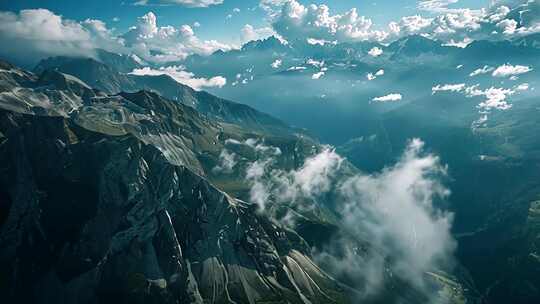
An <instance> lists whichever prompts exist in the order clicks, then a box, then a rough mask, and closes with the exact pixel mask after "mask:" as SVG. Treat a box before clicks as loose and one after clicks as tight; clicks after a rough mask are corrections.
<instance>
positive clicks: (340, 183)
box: [246, 139, 456, 296]
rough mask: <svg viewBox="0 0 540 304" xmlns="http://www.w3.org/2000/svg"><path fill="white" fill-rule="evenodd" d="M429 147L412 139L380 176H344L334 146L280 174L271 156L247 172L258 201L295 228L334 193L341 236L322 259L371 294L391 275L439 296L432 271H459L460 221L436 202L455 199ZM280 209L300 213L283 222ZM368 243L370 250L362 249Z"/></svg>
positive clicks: (317, 256) (319, 252) (252, 195)
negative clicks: (428, 275)
mask: <svg viewBox="0 0 540 304" xmlns="http://www.w3.org/2000/svg"><path fill="white" fill-rule="evenodd" d="M423 147H424V143H423V142H422V141H421V140H419V139H413V140H411V141H410V142H409V144H408V146H407V148H406V150H405V152H404V153H403V155H402V157H401V158H400V159H399V160H398V162H397V163H396V164H395V165H393V166H391V167H388V168H386V169H384V170H382V171H381V172H380V173H377V174H373V175H365V174H361V173H359V174H354V175H350V174H343V173H344V171H342V170H343V168H344V161H345V160H344V158H342V157H341V156H339V155H338V154H337V153H336V152H335V151H334V150H333V149H331V148H330V147H326V148H324V149H322V150H321V151H320V152H318V153H317V154H315V155H313V156H311V157H309V158H307V159H306V160H305V161H304V164H303V165H302V166H301V167H300V168H299V169H297V170H291V171H283V170H280V169H273V168H272V163H273V159H272V158H266V159H265V158H263V159H260V160H258V161H255V162H253V163H251V164H250V166H249V167H248V169H247V171H246V179H247V180H248V181H249V182H250V183H251V189H250V199H251V201H252V202H253V203H255V204H258V205H259V206H261V208H264V209H263V210H262V212H265V213H266V214H267V215H269V216H274V217H276V219H277V220H278V221H281V222H282V223H284V224H285V225H295V224H296V223H297V222H296V221H297V220H298V213H299V212H300V213H302V212H309V211H311V210H312V209H315V208H317V206H318V205H319V204H321V202H320V201H321V200H322V199H323V198H324V197H326V196H328V195H329V193H331V196H332V197H335V199H334V201H335V204H336V205H335V206H334V207H333V210H334V211H335V212H336V214H337V215H338V217H339V220H338V221H339V228H340V231H339V232H338V233H336V235H334V236H333V240H332V241H331V243H330V244H328V246H326V247H324V248H323V249H322V250H317V251H315V252H314V257H315V259H316V261H318V263H319V264H320V265H322V266H323V267H324V269H325V270H327V271H329V272H330V273H331V274H332V275H334V276H336V277H338V278H347V279H349V280H350V281H349V282H350V283H352V284H354V285H355V286H354V287H355V288H356V289H357V290H360V291H363V292H364V295H365V296H369V295H370V294H373V293H377V292H378V291H379V289H378V287H381V285H382V284H383V282H384V277H385V274H388V273H389V272H390V273H391V275H395V276H398V277H399V278H400V279H401V280H404V281H406V282H408V283H409V284H412V285H413V286H415V287H416V288H417V289H418V290H420V291H424V292H425V293H426V295H427V296H431V290H430V289H428V288H427V287H426V285H425V272H427V271H434V270H438V269H441V268H445V267H446V266H448V265H451V262H452V260H453V253H454V250H455V246H456V243H455V241H454V239H453V238H452V236H451V234H450V228H451V225H452V220H453V215H452V214H451V213H449V212H446V211H443V210H441V209H439V208H438V207H437V206H436V205H435V203H434V201H435V200H441V199H445V198H446V197H447V196H448V195H449V190H448V189H447V188H446V187H444V185H443V184H442V183H441V179H442V178H443V177H444V176H445V175H446V167H445V166H443V165H442V164H441V163H440V160H439V158H438V157H437V156H435V155H433V154H426V153H424V152H423ZM306 202H308V203H306ZM274 203H277V204H282V205H283V204H284V205H286V206H289V207H290V209H291V210H295V211H291V212H288V213H287V214H285V215H283V214H281V215H279V216H278V215H277V214H274V213H273V210H274V209H273V208H272V205H273V204H274ZM363 241H366V242H367V243H368V244H369V245H368V246H369V249H366V250H364V249H362V250H360V248H359V246H360V245H359V242H363Z"/></svg>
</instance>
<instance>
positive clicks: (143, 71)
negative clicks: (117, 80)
mask: <svg viewBox="0 0 540 304" xmlns="http://www.w3.org/2000/svg"><path fill="white" fill-rule="evenodd" d="M130 74H132V75H138V76H144V75H150V76H157V75H168V76H170V77H171V78H172V79H174V80H175V81H176V82H178V83H181V84H184V85H187V86H189V87H191V88H193V89H195V90H201V89H203V88H211V87H218V88H221V87H223V86H224V85H225V84H227V79H226V78H225V77H223V76H214V77H211V78H203V77H201V78H197V77H195V74H193V73H191V72H188V71H186V70H185V67H183V66H168V67H161V68H158V69H153V68H150V67H144V68H140V69H135V70H133V71H132V72H131V73H130Z"/></svg>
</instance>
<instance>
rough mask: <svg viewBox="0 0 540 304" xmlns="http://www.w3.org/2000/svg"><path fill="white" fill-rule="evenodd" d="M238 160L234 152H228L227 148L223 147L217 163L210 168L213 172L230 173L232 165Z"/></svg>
mask: <svg viewBox="0 0 540 304" xmlns="http://www.w3.org/2000/svg"><path fill="white" fill-rule="evenodd" d="M237 163H238V161H237V160H236V154H235V153H233V152H229V151H228V150H227V149H223V150H222V151H221V153H220V154H219V163H218V164H217V165H216V166H215V167H214V168H212V173H214V174H220V173H224V174H230V173H232V172H233V169H234V167H235V166H236V164H237Z"/></svg>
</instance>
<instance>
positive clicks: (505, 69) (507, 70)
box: [492, 64, 532, 77]
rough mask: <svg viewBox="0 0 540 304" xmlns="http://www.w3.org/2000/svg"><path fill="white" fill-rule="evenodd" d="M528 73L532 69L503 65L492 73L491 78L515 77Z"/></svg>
mask: <svg viewBox="0 0 540 304" xmlns="http://www.w3.org/2000/svg"><path fill="white" fill-rule="evenodd" d="M530 71H532V68H531V67H528V66H524V65H510V64H503V65H501V66H499V67H498V68H496V69H495V70H494V71H493V73H492V76H493V77H509V76H517V75H521V74H525V73H529V72H530Z"/></svg>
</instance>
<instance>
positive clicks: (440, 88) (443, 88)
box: [431, 83, 465, 94]
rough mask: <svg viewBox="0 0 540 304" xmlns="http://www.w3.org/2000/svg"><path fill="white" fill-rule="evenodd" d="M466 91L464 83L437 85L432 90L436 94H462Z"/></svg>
mask: <svg viewBox="0 0 540 304" xmlns="http://www.w3.org/2000/svg"><path fill="white" fill-rule="evenodd" d="M463 89H465V84H464V83H457V84H445V85H440V84H438V85H436V86H434V87H433V88H431V93H432V94H436V93H437V92H461V91H463Z"/></svg>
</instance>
